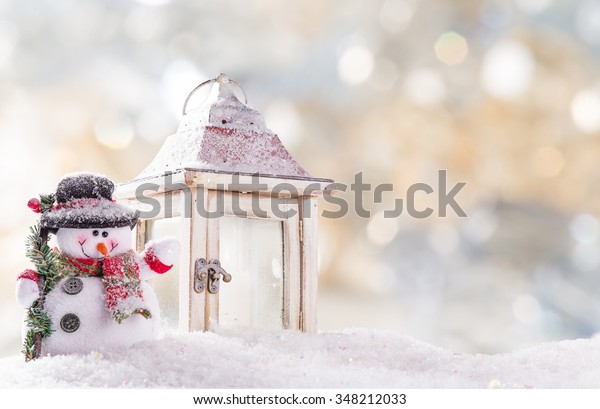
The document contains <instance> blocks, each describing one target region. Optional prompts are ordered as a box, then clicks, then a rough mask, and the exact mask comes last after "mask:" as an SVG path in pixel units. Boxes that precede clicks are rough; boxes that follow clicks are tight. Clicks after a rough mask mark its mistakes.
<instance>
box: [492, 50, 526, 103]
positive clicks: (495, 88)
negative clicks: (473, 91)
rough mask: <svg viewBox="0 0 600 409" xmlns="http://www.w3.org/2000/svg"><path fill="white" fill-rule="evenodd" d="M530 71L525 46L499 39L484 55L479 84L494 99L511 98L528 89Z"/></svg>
mask: <svg viewBox="0 0 600 409" xmlns="http://www.w3.org/2000/svg"><path fill="white" fill-rule="evenodd" d="M534 70H535V61H534V59H533V56H532V55H531V52H530V51H529V49H528V48H527V47H525V46H524V45H523V44H521V43H519V42H517V41H514V40H502V41H500V42H499V43H497V44H495V45H494V46H493V47H492V48H491V49H490V50H489V51H488V52H487V53H486V54H485V57H484V60H483V66H482V71H481V82H482V86H483V88H484V89H485V91H486V92H488V93H489V94H490V95H492V96H494V97H496V98H499V99H504V100H513V99H516V98H518V97H519V96H521V95H522V94H523V93H524V92H525V91H526V90H527V89H528V88H529V85H530V83H531V80H532V78H533V73H534Z"/></svg>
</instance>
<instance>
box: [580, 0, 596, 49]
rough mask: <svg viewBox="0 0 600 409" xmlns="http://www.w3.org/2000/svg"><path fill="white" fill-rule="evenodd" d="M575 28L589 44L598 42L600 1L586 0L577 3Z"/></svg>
mask: <svg viewBox="0 0 600 409" xmlns="http://www.w3.org/2000/svg"><path fill="white" fill-rule="evenodd" d="M575 29H576V30H577V33H578V34H579V36H580V37H581V38H582V39H583V40H584V41H587V42H588V43H591V44H598V43H599V42H600V1H598V0H588V1H584V2H582V3H581V4H580V5H579V8H578V9H577V13H576V14H575Z"/></svg>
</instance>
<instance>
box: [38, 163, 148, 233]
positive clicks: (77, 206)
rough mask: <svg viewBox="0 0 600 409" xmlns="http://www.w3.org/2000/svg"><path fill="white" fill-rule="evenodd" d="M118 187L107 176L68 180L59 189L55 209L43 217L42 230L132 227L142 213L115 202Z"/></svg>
mask: <svg viewBox="0 0 600 409" xmlns="http://www.w3.org/2000/svg"><path fill="white" fill-rule="evenodd" d="M114 188H115V186H114V183H113V182H112V181H111V180H110V179H108V178H107V177H105V176H102V175H96V174H92V173H78V174H70V175H67V176H65V177H64V178H63V179H62V180H61V181H60V182H59V183H58V186H57V188H56V199H57V205H56V207H55V209H53V210H51V211H48V212H45V213H44V214H42V216H41V224H42V227H44V228H48V229H59V228H79V229H86V228H93V227H98V228H110V227H124V226H130V227H132V228H133V226H135V223H136V222H137V219H138V215H139V212H138V211H137V210H135V209H131V208H129V207H126V206H123V205H120V204H118V203H115V202H114V201H113V200H112V193H113V191H114Z"/></svg>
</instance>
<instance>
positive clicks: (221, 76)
mask: <svg viewBox="0 0 600 409" xmlns="http://www.w3.org/2000/svg"><path fill="white" fill-rule="evenodd" d="M213 82H219V83H221V84H227V83H229V82H231V83H233V84H235V85H237V86H238V88H239V89H240V91H242V94H244V105H248V95H246V91H244V88H242V86H241V85H240V84H238V83H237V82H236V81H234V80H232V79H230V78H229V77H227V75H225V74H223V73H221V74H219V75H217V76H216V77H215V78H212V79H210V80H206V81H204V82H203V83H201V84H200V85H198V86H197V87H196V88H194V89H193V90H192V91H191V92H190V93H189V95H188V96H187V98H186V99H185V102H184V103H183V109H182V111H181V112H182V114H183V115H185V112H186V110H187V104H188V102H189V100H190V98H192V95H194V94H195V93H196V91H198V90H199V89H200V88H202V87H203V86H205V85H208V84H212V83H213Z"/></svg>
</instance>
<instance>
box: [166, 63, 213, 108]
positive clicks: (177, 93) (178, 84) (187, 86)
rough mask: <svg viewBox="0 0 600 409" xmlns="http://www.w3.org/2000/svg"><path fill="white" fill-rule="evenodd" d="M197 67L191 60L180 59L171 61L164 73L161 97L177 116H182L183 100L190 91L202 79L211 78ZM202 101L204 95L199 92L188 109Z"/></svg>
mask: <svg viewBox="0 0 600 409" xmlns="http://www.w3.org/2000/svg"><path fill="white" fill-rule="evenodd" d="M196 67H197V65H196V64H193V63H191V62H190V61H187V60H184V59H179V60H175V61H173V62H172V63H170V64H169V65H168V66H167V68H166V69H165V72H164V73H163V76H162V81H161V84H160V85H161V86H160V89H161V97H162V99H163V102H164V103H165V105H166V106H167V108H168V109H169V111H170V112H171V113H172V115H173V116H174V117H175V118H180V117H181V109H182V107H183V102H184V101H185V98H186V97H187V96H188V94H189V93H190V91H191V90H192V89H194V87H196V86H197V85H198V84H200V83H201V82H202V81H205V80H207V79H209V77H207V76H206V75H205V74H203V73H202V72H201V71H199V70H198V69H197V68H196ZM207 88H210V87H207ZM201 103H202V97H201V94H200V93H198V95H197V96H195V98H193V99H192V100H190V103H189V104H188V110H190V109H193V108H194V107H197V106H199V105H200V104H201Z"/></svg>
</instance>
